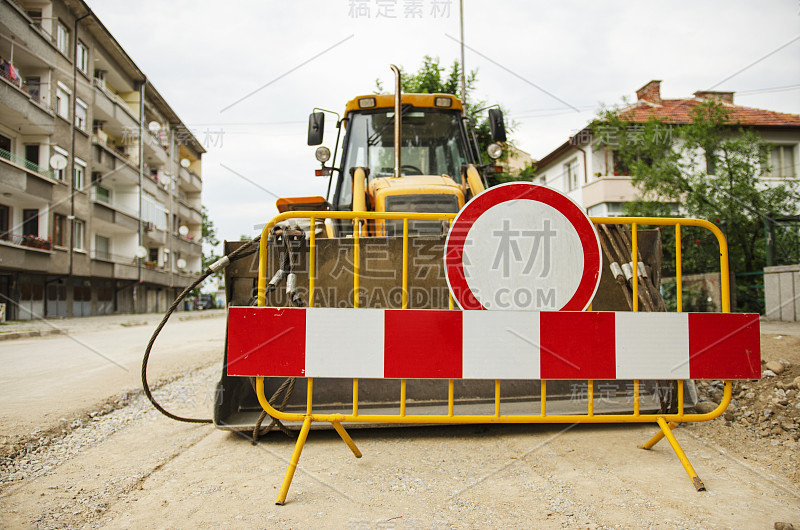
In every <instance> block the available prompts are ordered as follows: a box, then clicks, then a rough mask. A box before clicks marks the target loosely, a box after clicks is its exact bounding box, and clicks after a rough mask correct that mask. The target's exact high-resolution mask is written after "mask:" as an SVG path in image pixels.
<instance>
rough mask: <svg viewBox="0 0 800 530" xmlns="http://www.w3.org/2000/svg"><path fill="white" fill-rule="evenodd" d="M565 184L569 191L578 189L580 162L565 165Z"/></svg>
mask: <svg viewBox="0 0 800 530" xmlns="http://www.w3.org/2000/svg"><path fill="white" fill-rule="evenodd" d="M564 183H565V184H566V186H565V188H566V190H567V191H572V190H575V189H578V160H577V159H574V160H570V161H569V162H567V163H566V164H564Z"/></svg>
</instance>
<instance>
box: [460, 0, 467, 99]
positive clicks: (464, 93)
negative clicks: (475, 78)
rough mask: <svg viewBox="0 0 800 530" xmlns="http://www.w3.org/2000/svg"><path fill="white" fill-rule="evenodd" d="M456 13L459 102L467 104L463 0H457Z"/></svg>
mask: <svg viewBox="0 0 800 530" xmlns="http://www.w3.org/2000/svg"><path fill="white" fill-rule="evenodd" d="M458 15H459V17H460V19H461V103H462V104H463V105H464V106H465V107H466V106H467V78H466V73H465V72H466V67H465V66H464V0H458Z"/></svg>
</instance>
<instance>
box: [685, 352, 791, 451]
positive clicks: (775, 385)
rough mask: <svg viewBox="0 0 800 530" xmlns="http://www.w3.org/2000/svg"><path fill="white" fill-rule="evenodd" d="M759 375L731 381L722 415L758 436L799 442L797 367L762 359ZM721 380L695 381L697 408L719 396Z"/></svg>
mask: <svg viewBox="0 0 800 530" xmlns="http://www.w3.org/2000/svg"><path fill="white" fill-rule="evenodd" d="M762 369H763V372H762V378H761V379H760V380H757V381H739V382H735V383H734V385H733V398H732V399H731V404H730V406H729V407H728V409H727V410H726V411H725V413H724V414H723V418H724V419H725V421H726V422H727V424H728V425H729V426H733V425H738V426H741V427H744V428H745V429H746V430H747V431H749V432H750V433H752V434H754V435H756V436H759V437H761V438H768V439H774V440H776V441H778V442H800V369H798V367H796V366H793V365H792V363H790V362H789V361H786V360H776V361H770V362H763V363H762ZM723 385H724V383H723V382H722V381H700V382H698V383H697V390H698V396H699V398H700V400H701V402H700V403H698V410H700V411H706V410H707V409H712V410H713V408H715V406H716V404H718V403H719V402H720V401H721V400H722V391H723Z"/></svg>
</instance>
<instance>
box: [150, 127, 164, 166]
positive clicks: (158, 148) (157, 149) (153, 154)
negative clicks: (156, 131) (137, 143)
mask: <svg viewBox="0 0 800 530" xmlns="http://www.w3.org/2000/svg"><path fill="white" fill-rule="evenodd" d="M144 160H145V164H147V165H148V166H150V167H153V168H159V167H162V166H165V165H167V162H168V157H167V151H166V148H165V147H164V146H163V145H161V140H160V139H159V138H157V137H156V136H154V135H153V134H152V133H151V132H150V131H146V132H145V137H144Z"/></svg>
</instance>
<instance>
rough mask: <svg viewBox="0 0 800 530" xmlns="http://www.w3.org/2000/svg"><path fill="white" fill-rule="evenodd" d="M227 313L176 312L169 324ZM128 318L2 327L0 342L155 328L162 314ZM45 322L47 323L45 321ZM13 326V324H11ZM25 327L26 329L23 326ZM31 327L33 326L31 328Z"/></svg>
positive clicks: (223, 316) (61, 321)
mask: <svg viewBox="0 0 800 530" xmlns="http://www.w3.org/2000/svg"><path fill="white" fill-rule="evenodd" d="M226 314H227V312H226V311H224V310H207V311H186V312H183V311H181V312H178V313H177V314H173V315H172V319H171V320H170V322H185V321H191V320H208V319H214V318H225V316H226ZM108 316H109V317H115V316H116V317H119V316H121V315H108ZM127 316H130V317H131V319H130V320H120V319H118V318H117V319H113V320H109V321H108V322H105V323H103V324H102V326H100V325H97V321H95V322H94V324H93V325H92V327H90V328H89V329H84V328H83V327H82V326H81V322H80V321H81V319H80V318H75V319H67V321H64V320H56V321H53V322H54V324H52V325H53V326H54V325H56V324H57V325H58V327H53V328H48V327H45V326H44V325H42V324H39V325H40V326H41V327H42V328H43V329H35V328H34V329H11V330H8V331H4V330H3V329H2V327H0V341H4V340H19V339H27V338H37V337H46V336H48V335H69V334H75V333H81V332H84V331H97V330H99V329H114V328H115V327H133V326H153V327H155V326H157V325H158V323H159V322H161V319H162V318H163V315H162V314H158V313H146V314H136V315H127ZM89 318H96V317H89ZM45 322H47V321H45ZM12 325H13V324H12ZM25 327H28V326H27V325H25ZM31 327H33V326H31Z"/></svg>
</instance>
